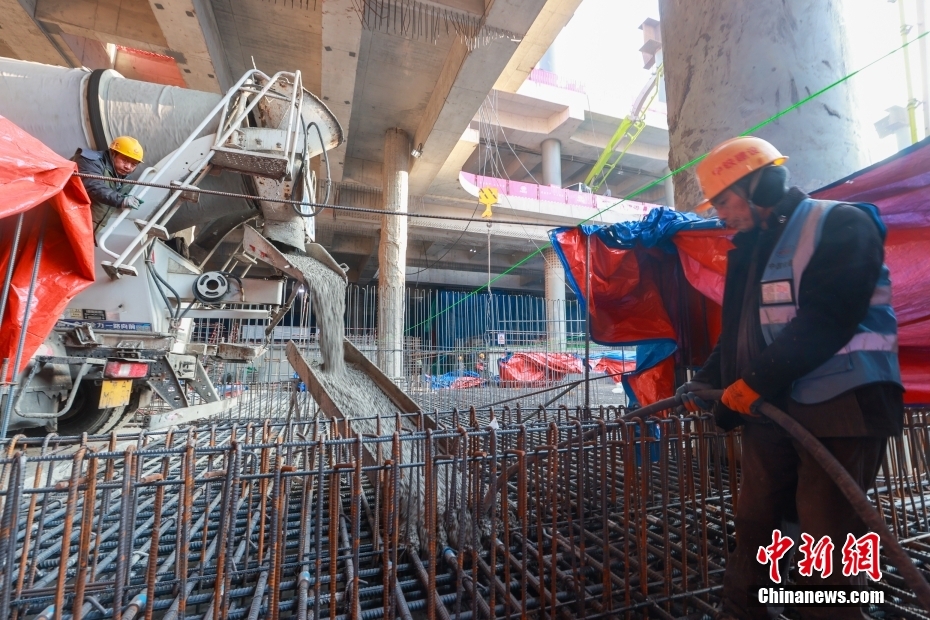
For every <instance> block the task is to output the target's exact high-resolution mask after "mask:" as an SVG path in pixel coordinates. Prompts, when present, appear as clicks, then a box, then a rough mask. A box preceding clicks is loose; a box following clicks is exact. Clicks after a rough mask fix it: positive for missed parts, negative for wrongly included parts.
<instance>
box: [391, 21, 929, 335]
mask: <svg viewBox="0 0 930 620" xmlns="http://www.w3.org/2000/svg"><path fill="white" fill-rule="evenodd" d="M928 34H930V30H928V31H927V32H924V33H923V34H920V35H918V36H916V37H914V38H913V39H911V40H910V41H907V42H906V43H902V44H901V45H899V46H898V47H896V48H894V49H893V50H891V51H890V52H887V53H886V54H883V55H881V56H879V57H878V58H876V59H875V60H873V61H871V62H869V63H868V64H865V65H863V66H861V67H859V68H858V69H856V70H855V71H853V72H851V73H848V74H846V75H844V76H843V77H841V78H840V79H838V80H836V81H835V82H833V83H832V84H828V85H827V86H824V87H823V88H821V89H820V90H818V91H816V92H814V93H812V94H810V95H808V96H807V97H805V98H804V99H801V100H800V101H798V102H797V103H795V104H793V105H791V106H789V107H787V108H785V109H784V110H781V111H780V112H776V113H775V114H773V115H772V116H770V117H768V118H767V119H765V120H764V121H762V122H761V123H758V124H757V125H753V126H752V127H750V128H749V129H747V130H746V131H744V132H742V133H740V134H739V136H748V135H749V134H751V133H754V132H756V131H758V130H759V129H762V128H763V127H765V126H766V125H768V124H770V123H773V122H775V121H777V120H778V119H779V118H781V117H782V116H784V115H785V114H788V113H789V112H791V111H793V110H796V109H798V108H799V107H801V106H802V105H804V104H805V103H807V102H809V101H811V100H812V99H815V98H817V97H819V96H820V95H822V94H824V93H825V92H827V91H828V90H830V89H832V88H835V87H836V86H839V85H840V84H842V83H843V82H845V81H847V80H849V79H851V78H852V77H853V76H855V75H857V74H859V73H861V72H862V71H865V70H866V69H868V68H869V67H871V66H873V65H875V64H877V63H879V62H881V61H883V60H885V59H886V58H888V57H889V56H893V55H894V54H897V53H898V52H900V51H901V50H903V49H905V48H906V47H907V46H908V45H910V44H911V43H914V42H916V41H919V40H920V39H922V38H924V37H925V36H927V35H928ZM707 155H708V153H704V154H703V155H698V156H697V157H695V158H694V159H692V160H691V161H689V162H688V163H686V164H684V165H682V166H680V167H679V168H676V169H675V170H671V171H669V173H668V174H666V175H665V176H663V177H659V178H658V179H654V180H653V181H652V182H650V183H647V184H646V185H644V186H642V187H640V188H639V189H637V190H635V191H633V192H632V193H630V194H627V195H626V196H624V197H623V198H621V199H620V200H618V201H617V202H615V203H613V204H612V205H609V206H607V207H604V208H603V209H601V210H600V211H597V212H596V213H594V214H593V215H590V216H588V217H586V218H585V219H583V220H581V221H580V222H578V223H577V224H576V226H581V225H582V224H585V223H587V222H590V221H591V220H593V219H594V218H596V217H598V216H599V215H602V214H603V213H606V212H607V211H610V210H611V209H613V208H614V207H616V206H618V205H621V204H623V203H624V202H627V201H629V200H630V199H631V198H635V197H636V196H639V195H640V194H642V193H643V192H645V191H647V190H649V189H652V188H653V187H655V186H656V185H658V184H659V183H664V182H665V180H666V179H668V178H670V177H673V176H675V175H676V174H678V173H679V172H683V171H685V170H687V169H688V168H690V167H692V166H694V165H695V164H697V163H698V162H699V161H701V160H702V159H704V158H705V157H707ZM550 247H552V242H551V241H548V242H546V244H545V245H542V246H540V247H538V248H536V249H535V250H534V251H533V252H531V253H529V254H527V255H526V256H525V257H524V258H522V259H520V260H519V261H517V262H516V263H514V264H513V265H511V266H510V267H508V268H507V270H506V271H504V272H502V273H500V274H498V275H496V276H494V277H493V278H492V279H491V280H489V281H488V283H487V284H483V285H481V286H479V287H478V288H476V289H475V290H473V291H471V292H470V293H468V294H467V295H465V296H464V297H462V298H461V299H459V300H458V301H456V302H453V303H452V304H451V305H449V306H447V307H445V308H443V309H442V310H440V311H439V312H437V313H436V314H434V315H432V316H430V317H428V318H426V319H424V320H422V321H420V322H419V323H417V324H416V325H411V326H410V327H408V328H407V329H406V330H404V331H405V332H409V331H412V330H414V329H416V328H417V327H420V326H421V325H425V324H427V323H429V322H430V321H432V320H433V319H435V318H436V317H438V316H441V315H443V314H445V313H446V312H449V311H450V310H452V309H453V308H455V307H456V306H458V305H459V304H461V303H463V302H465V301H466V300H467V299H469V298H471V297H473V296H475V295H477V294H478V293H480V292H481V291H482V290H484V289H488V290H490V286H491V285H492V284H494V283H495V282H497V281H498V280H500V279H501V278H503V277H504V276H506V275H507V274H509V273H511V272H512V271H513V270H514V269H516V268H517V267H519V266H520V265H522V264H524V263H526V262H527V261H528V260H530V259H531V258H533V257H534V256H536V255H538V254H541V253H542V252H543V250H545V249H547V248H550Z"/></svg>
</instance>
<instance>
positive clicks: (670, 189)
mask: <svg viewBox="0 0 930 620" xmlns="http://www.w3.org/2000/svg"><path fill="white" fill-rule="evenodd" d="M670 172H671V169H669V168H666V169H665V170H664V171H663V172H662V174H668V173H670ZM665 206H667V207H668V208H669V209H674V208H675V181H674V180H673V177H668V178H667V179H665Z"/></svg>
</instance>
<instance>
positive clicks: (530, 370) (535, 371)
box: [497, 353, 584, 387]
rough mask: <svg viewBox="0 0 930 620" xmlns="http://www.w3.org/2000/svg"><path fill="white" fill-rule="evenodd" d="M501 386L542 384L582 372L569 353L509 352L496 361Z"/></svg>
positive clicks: (581, 368)
mask: <svg viewBox="0 0 930 620" xmlns="http://www.w3.org/2000/svg"><path fill="white" fill-rule="evenodd" d="M497 368H498V371H499V372H500V376H501V386H502V387H527V386H542V385H546V384H547V383H552V382H556V381H561V380H562V379H564V378H565V375H568V374H579V373H583V372H584V367H583V366H582V363H581V358H579V357H578V356H577V355H572V354H571V353H511V354H510V355H508V356H507V357H503V358H501V359H499V360H498V361H497Z"/></svg>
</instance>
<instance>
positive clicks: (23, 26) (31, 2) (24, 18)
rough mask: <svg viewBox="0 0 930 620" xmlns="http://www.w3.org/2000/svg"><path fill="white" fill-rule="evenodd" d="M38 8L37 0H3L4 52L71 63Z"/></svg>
mask: <svg viewBox="0 0 930 620" xmlns="http://www.w3.org/2000/svg"><path fill="white" fill-rule="evenodd" d="M35 8H36V7H35V0H0V51H2V52H3V53H2V54H0V55H2V56H11V57H13V58H16V59H18V60H30V61H32V62H41V63H45V64H48V65H60V66H63V67H67V66H71V62H68V60H67V56H66V54H65V53H64V52H63V51H62V50H61V49H60V48H59V47H58V46H57V45H56V43H55V42H53V41H52V40H51V38H50V37H49V35H48V34H47V33H46V32H45V30H44V29H43V28H42V26H41V25H40V24H39V22H38V21H37V20H36V19H35Z"/></svg>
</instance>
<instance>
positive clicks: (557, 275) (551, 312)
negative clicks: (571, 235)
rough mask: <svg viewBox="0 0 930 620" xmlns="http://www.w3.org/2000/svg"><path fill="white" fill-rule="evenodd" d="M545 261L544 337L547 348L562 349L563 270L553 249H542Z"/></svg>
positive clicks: (563, 314)
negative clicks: (547, 342)
mask: <svg viewBox="0 0 930 620" xmlns="http://www.w3.org/2000/svg"><path fill="white" fill-rule="evenodd" d="M543 259H545V261H546V272H545V276H546V337H547V338H548V340H549V348H550V349H551V350H553V351H564V350H565V342H566V332H567V331H568V330H567V329H566V325H565V270H564V269H563V268H562V262H561V261H560V260H559V257H558V256H557V255H556V253H555V250H553V249H552V248H546V249H545V250H544V251H543Z"/></svg>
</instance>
